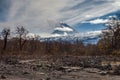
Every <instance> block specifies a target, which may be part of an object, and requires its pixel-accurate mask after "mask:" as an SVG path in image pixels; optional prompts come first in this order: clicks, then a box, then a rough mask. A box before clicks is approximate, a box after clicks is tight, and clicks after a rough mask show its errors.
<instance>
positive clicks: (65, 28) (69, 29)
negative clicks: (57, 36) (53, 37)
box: [54, 27, 73, 32]
mask: <svg viewBox="0 0 120 80" xmlns="http://www.w3.org/2000/svg"><path fill="white" fill-rule="evenodd" d="M54 30H59V31H67V32H71V31H73V29H71V28H68V27H63V28H61V27H60V28H55V29H54Z"/></svg>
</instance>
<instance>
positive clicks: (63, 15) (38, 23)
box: [0, 0, 120, 33]
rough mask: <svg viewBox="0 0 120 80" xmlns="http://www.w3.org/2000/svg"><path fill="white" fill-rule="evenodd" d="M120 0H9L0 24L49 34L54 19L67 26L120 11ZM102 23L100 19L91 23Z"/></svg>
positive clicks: (54, 22)
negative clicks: (7, 11) (3, 19)
mask: <svg viewBox="0 0 120 80" xmlns="http://www.w3.org/2000/svg"><path fill="white" fill-rule="evenodd" d="M119 3H120V0H11V6H10V10H9V13H8V15H7V17H6V22H1V23H0V25H1V26H11V27H13V26H15V25H23V26H26V27H27V28H28V29H29V30H30V31H31V32H36V33H50V32H51V31H52V30H53V29H54V27H55V26H54V25H55V24H56V22H59V21H64V22H66V23H68V24H69V25H74V24H76V23H79V22H82V21H85V20H88V19H91V18H95V17H99V16H102V15H105V14H108V13H111V12H113V11H117V10H119ZM96 22H99V23H102V22H104V21H103V20H97V21H93V22H92V23H96Z"/></svg>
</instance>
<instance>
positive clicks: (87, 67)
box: [0, 56, 120, 80]
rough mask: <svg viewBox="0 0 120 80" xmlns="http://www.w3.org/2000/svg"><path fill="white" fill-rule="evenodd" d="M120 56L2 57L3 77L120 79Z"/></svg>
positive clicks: (0, 78)
mask: <svg viewBox="0 0 120 80" xmlns="http://www.w3.org/2000/svg"><path fill="white" fill-rule="evenodd" d="M119 61H120V60H119V58H117V57H108V58H106V57H97V56H94V57H91V56H87V57H86V56H82V57H78V56H74V57H73V56H51V57H40V58H37V59H16V58H14V57H7V58H1V60H0V80H120V67H119V65H120V64H119Z"/></svg>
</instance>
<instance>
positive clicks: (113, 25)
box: [103, 16, 120, 49]
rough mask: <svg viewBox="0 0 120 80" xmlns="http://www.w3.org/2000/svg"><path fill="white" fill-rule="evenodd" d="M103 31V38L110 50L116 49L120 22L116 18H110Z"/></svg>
mask: <svg viewBox="0 0 120 80" xmlns="http://www.w3.org/2000/svg"><path fill="white" fill-rule="evenodd" d="M105 26H106V29H105V30H103V34H104V38H105V39H107V40H109V42H110V44H111V47H112V49H116V48H117V45H118V42H119V41H120V20H119V19H118V18H117V17H114V16H113V17H110V18H109V20H108V22H107V23H106V24H105Z"/></svg>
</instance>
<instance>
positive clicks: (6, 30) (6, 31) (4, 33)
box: [1, 28, 10, 50]
mask: <svg viewBox="0 0 120 80" xmlns="http://www.w3.org/2000/svg"><path fill="white" fill-rule="evenodd" d="M1 36H2V38H3V50H6V47H7V41H8V37H9V36H10V29H9V28H4V29H3V30H2V32H1Z"/></svg>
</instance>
